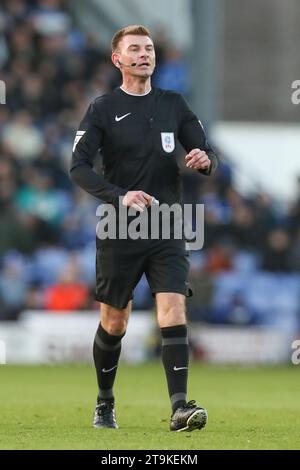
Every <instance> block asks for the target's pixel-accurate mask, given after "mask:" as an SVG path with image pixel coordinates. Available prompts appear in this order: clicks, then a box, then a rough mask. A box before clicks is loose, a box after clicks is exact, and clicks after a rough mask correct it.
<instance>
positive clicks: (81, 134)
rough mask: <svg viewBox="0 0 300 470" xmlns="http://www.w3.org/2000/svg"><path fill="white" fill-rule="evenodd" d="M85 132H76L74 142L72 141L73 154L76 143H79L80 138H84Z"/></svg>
mask: <svg viewBox="0 0 300 470" xmlns="http://www.w3.org/2000/svg"><path fill="white" fill-rule="evenodd" d="M85 132H86V131H77V132H76V136H75V140H74V145H73V152H74V151H75V149H76V145H77V144H78V142H79V141H80V139H81V137H83V136H84V134H85Z"/></svg>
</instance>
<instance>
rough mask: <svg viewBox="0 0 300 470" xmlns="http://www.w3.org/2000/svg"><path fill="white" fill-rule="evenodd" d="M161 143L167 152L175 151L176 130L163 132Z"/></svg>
mask: <svg viewBox="0 0 300 470" xmlns="http://www.w3.org/2000/svg"><path fill="white" fill-rule="evenodd" d="M161 143H162V146H163V149H164V151H165V152H167V153H171V152H173V150H174V149H175V139H174V132H161Z"/></svg>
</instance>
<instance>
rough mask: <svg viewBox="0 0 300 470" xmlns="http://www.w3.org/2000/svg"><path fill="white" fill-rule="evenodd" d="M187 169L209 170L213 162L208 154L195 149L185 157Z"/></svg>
mask: <svg viewBox="0 0 300 470" xmlns="http://www.w3.org/2000/svg"><path fill="white" fill-rule="evenodd" d="M185 161H186V166H187V168H193V169H194V170H208V168H209V167H210V165H211V161H210V159H209V158H208V156H207V154H206V153H205V152H204V151H203V150H200V149H193V150H191V151H190V153H188V154H187V156H186V157H185Z"/></svg>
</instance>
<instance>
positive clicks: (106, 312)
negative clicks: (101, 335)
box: [100, 304, 129, 336]
mask: <svg viewBox="0 0 300 470" xmlns="http://www.w3.org/2000/svg"><path fill="white" fill-rule="evenodd" d="M100 310H101V325H102V327H103V328H104V330H105V331H106V332H107V333H109V334H110V335H114V336H120V335H122V334H123V333H125V331H126V328H127V324H128V317H129V310H128V308H126V309H118V308H115V307H111V306H109V305H106V304H101V309H100Z"/></svg>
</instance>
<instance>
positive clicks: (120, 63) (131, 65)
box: [118, 60, 137, 67]
mask: <svg viewBox="0 0 300 470" xmlns="http://www.w3.org/2000/svg"><path fill="white" fill-rule="evenodd" d="M118 63H119V65H122V66H123V67H136V65H137V63H136V62H133V64H130V65H127V64H123V63H122V62H120V61H119V60H118Z"/></svg>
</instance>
